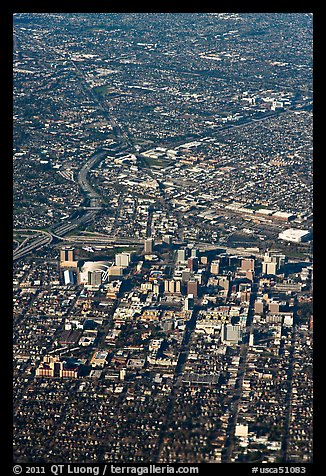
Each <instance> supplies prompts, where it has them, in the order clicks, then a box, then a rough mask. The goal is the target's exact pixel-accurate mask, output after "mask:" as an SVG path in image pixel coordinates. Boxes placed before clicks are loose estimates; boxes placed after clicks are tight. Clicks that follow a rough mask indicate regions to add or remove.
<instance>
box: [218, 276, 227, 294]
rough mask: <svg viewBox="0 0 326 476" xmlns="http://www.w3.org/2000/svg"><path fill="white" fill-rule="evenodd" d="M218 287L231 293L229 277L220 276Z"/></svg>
mask: <svg viewBox="0 0 326 476" xmlns="http://www.w3.org/2000/svg"><path fill="white" fill-rule="evenodd" d="M218 285H219V286H221V287H222V288H223V289H225V291H227V292H229V288H230V281H229V280H228V278H227V276H218Z"/></svg>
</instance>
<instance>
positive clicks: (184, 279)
mask: <svg viewBox="0 0 326 476" xmlns="http://www.w3.org/2000/svg"><path fill="white" fill-rule="evenodd" d="M181 276H182V277H181V281H182V282H183V283H186V282H187V281H189V279H190V269H189V268H186V269H183V270H182V273H181Z"/></svg>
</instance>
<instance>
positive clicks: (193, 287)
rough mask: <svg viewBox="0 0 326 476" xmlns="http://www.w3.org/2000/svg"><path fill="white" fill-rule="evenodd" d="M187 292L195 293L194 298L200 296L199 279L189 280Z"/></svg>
mask: <svg viewBox="0 0 326 476" xmlns="http://www.w3.org/2000/svg"><path fill="white" fill-rule="evenodd" d="M187 294H188V295H189V294H193V296H194V298H197V297H198V283H197V281H188V285H187Z"/></svg>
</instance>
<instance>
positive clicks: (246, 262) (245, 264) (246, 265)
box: [241, 258, 255, 271]
mask: <svg viewBox="0 0 326 476" xmlns="http://www.w3.org/2000/svg"><path fill="white" fill-rule="evenodd" d="M254 268H255V260H254V259H253V258H243V259H242V260H241V269H243V270H244V271H247V270H248V271H249V270H251V269H254Z"/></svg>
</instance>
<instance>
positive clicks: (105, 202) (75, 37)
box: [13, 13, 313, 464]
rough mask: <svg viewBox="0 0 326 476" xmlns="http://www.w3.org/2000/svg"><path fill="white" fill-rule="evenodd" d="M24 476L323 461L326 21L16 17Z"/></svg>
mask: <svg viewBox="0 0 326 476" xmlns="http://www.w3.org/2000/svg"><path fill="white" fill-rule="evenodd" d="M13 24H14V57H13V66H14V91H13V93H14V132H13V135H14V151H13V170H14V210H13V212H14V220H13V222H14V229H13V300H14V303H13V332H14V336H13V350H14V384H13V390H14V402H13V408H14V425H13V433H14V461H15V462H17V463H41V462H43V463H46V462H50V463H94V462H112V463H130V462H134V463H142V462H143V463H166V464H167V463H208V462H209V463H254V462H257V463H261V462H263V463H310V462H312V458H313V456H312V455H313V448H312V430H313V429H312V399H313V375H312V372H313V368H312V352H313V297H312V290H313V256H312V244H313V241H312V240H313V214H312V206H313V204H312V105H313V102H312V101H313V100H312V15H310V14H304V13H262V14H259V13H251V14H242V13H241V14H240V13H220V14H217V13H214V14H209V13H185V14H181V13H134V14H131V13H128V14H127V13H120V14H119V13H103V14H82V13H76V14H72V13H71V14H70V13H53V14H45V13H42V14H41V13H40V14H37V13H30V14H28V13H25V14H23V13H19V14H15V15H14V21H13Z"/></svg>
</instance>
